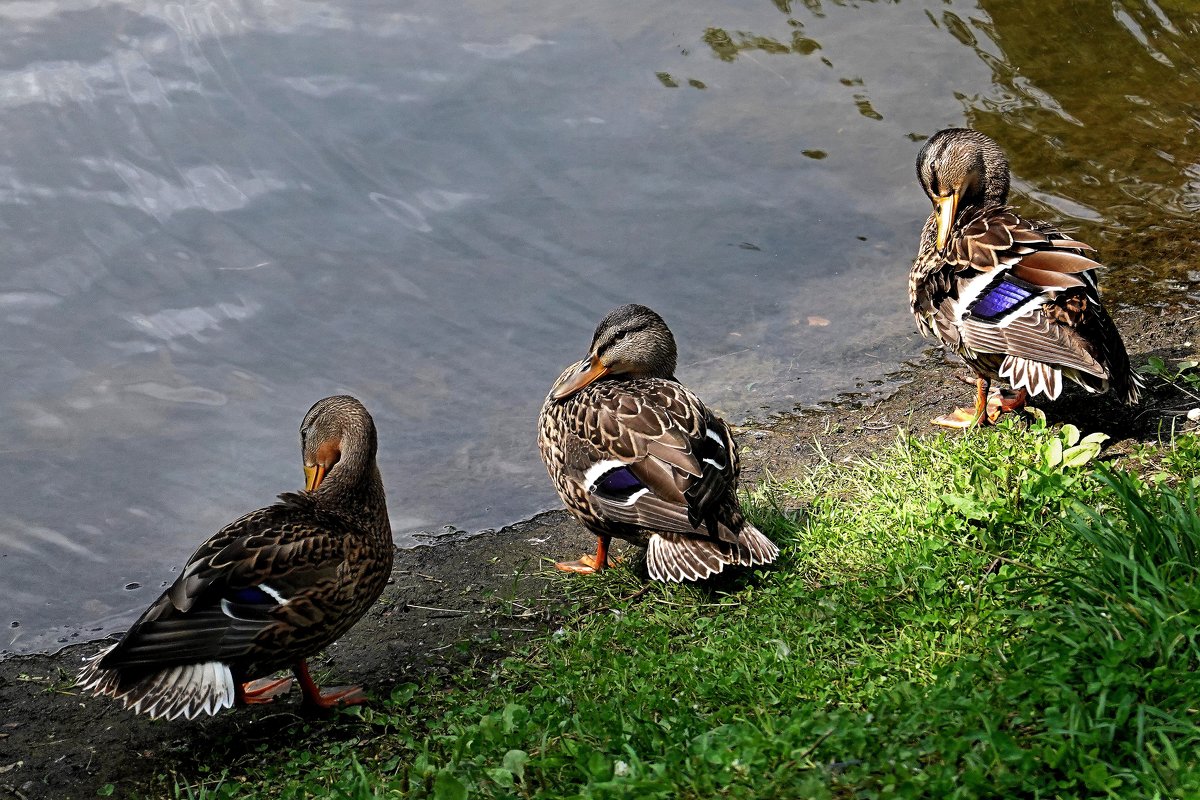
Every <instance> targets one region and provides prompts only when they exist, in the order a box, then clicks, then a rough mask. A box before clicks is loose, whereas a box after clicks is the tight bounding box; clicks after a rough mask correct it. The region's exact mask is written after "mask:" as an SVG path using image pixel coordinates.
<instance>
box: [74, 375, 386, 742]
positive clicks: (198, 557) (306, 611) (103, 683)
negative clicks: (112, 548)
mask: <svg viewBox="0 0 1200 800" xmlns="http://www.w3.org/2000/svg"><path fill="white" fill-rule="evenodd" d="M300 445H301V450H302V452H303V454H304V473H305V476H306V477H307V479H308V480H307V485H306V487H305V492H304V494H291V493H289V494H281V495H280V496H279V499H280V502H278V503H276V504H275V505H272V506H268V507H266V508H260V509H259V510H258V511H252V512H250V513H249V514H247V515H246V516H244V517H242V518H241V519H239V520H237V521H236V522H232V523H230V524H229V525H227V526H225V527H224V528H222V529H221V530H220V531H219V532H218V533H217V534H216V535H215V536H213V537H212V538H211V539H209V540H208V541H207V542H205V543H204V544H203V545H201V546H200V549H199V550H197V551H196V552H195V554H194V555H192V557H191V558H190V559H188V562H187V564H186V565H185V566H184V568H183V571H182V573H181V574H180V576H179V578H178V579H176V581H175V582H174V583H173V584H171V586H170V588H168V589H167V590H166V591H165V592H163V594H162V596H161V597H159V598H158V600H156V601H154V603H153V604H152V605H151V606H150V608H148V609H146V612H145V613H144V614H142V616H141V617H140V618H139V619H138V621H137V622H135V623H134V625H133V627H132V628H130V629H129V632H128V633H127V634H125V638H123V639H122V640H121V641H120V642H118V643H117V644H114V645H113V646H111V647H109V648H107V649H106V650H104V651H102V652H101V653H99V654H97V655H96V656H94V657H92V658H91V659H89V660H88V663H87V664H86V665H85V666H84V668H83V669H82V670H81V671H80V674H79V685H80V686H81V687H82V688H84V689H90V690H91V691H92V692H94V693H95V694H97V695H104V694H106V695H110V696H112V697H114V698H116V699H117V701H118V702H120V703H121V704H122V705H123V706H124V707H125V708H129V709H132V710H133V711H135V712H138V713H145V714H149V715H150V716H151V717H166V718H167V719H173V718H175V717H179V716H183V717H186V718H188V719H192V718H193V717H195V716H196V715H198V714H201V713H204V714H215V713H217V712H218V711H220V710H221V709H223V708H228V707H230V706H232V705H234V704H235V703H237V704H239V705H241V704H245V703H263V702H268V701H270V700H271V699H272V698H274V697H275V696H276V695H279V694H281V693H283V692H285V691H287V690H288V689H289V688H291V683H292V680H291V678H286V679H282V680H278V681H256V682H255V683H251V684H246V682H247V681H254V679H256V678H261V677H263V676H265V675H269V674H271V673H272V672H276V671H278V670H280V669H283V668H285V667H290V668H291V669H292V671H293V672H294V674H295V676H296V678H297V680H298V681H299V683H300V688H301V690H302V691H303V693H304V700H305V703H306V704H308V705H310V706H315V707H318V708H332V707H334V706H341V705H353V704H357V703H362V702H364V701H365V700H366V698H365V696H364V695H363V693H362V690H361V689H360V688H359V687H357V686H350V687H337V688H335V689H330V690H327V691H325V692H322V691H321V690H320V689H319V688H318V687H317V685H316V684H315V683H314V682H313V679H312V677H310V676H309V674H308V665H307V663H306V661H305V659H307V658H308V657H309V656H311V655H313V654H314V653H316V652H317V651H319V650H321V649H322V648H324V647H326V646H327V645H329V644H331V643H332V642H333V641H334V640H336V639H337V638H338V637H339V636H341V635H342V634H343V633H345V632H346V631H347V630H349V629H350V627H351V626H352V625H354V623H355V622H357V621H358V619H359V617H361V616H362V615H363V614H364V613H365V612H366V610H367V608H369V607H370V605H371V604H372V603H374V602H375V599H376V598H377V597H379V594H380V592H382V591H383V587H384V585H385V584H386V583H387V580H388V575H389V574H390V573H391V569H392V550H393V545H392V532H391V526H390V525H389V524H388V515H387V504H386V502H385V500H384V496H383V481H382V479H381V478H380V475H379V468H378V467H377V466H376V464H375V452H376V449H377V444H376V438H375V423H374V421H372V419H371V415H370V414H368V413H367V410H366V409H365V408H363V405H362V403H360V402H358V401H357V400H355V399H354V398H353V397H346V396H341V397H327V398H325V399H324V400H321V401H320V402H318V403H317V404H316V405H314V406H313V407H312V408H311V409H309V412H308V413H307V414H305V416H304V422H303V423H301V425H300ZM243 684H246V685H243Z"/></svg>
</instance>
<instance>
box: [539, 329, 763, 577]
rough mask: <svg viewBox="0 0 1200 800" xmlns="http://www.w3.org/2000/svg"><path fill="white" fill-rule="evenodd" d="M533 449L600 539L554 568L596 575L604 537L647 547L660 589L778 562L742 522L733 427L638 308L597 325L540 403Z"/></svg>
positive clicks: (604, 556)
mask: <svg viewBox="0 0 1200 800" xmlns="http://www.w3.org/2000/svg"><path fill="white" fill-rule="evenodd" d="M538 448H539V449H540V450H541V453H542V460H543V461H545V462H546V469H547V470H548V471H549V472H550V477H551V479H552V480H553V481H554V488H555V489H557V490H558V494H559V497H561V498H562V500H563V502H564V503H566V504H567V508H568V509H570V511H571V513H573V514H574V515H575V516H577V517H579V519H580V521H581V522H583V524H584V525H585V526H587V528H588V529H589V530H590V531H591V532H592V533H594V534H596V538H597V544H596V555H595V557H594V558H593V557H592V556H584V557H583V558H581V559H580V560H579V561H572V562H570V563H563V564H559V565H558V567H559V569H563V570H567V571H571V572H596V571H598V570H602V569H604V568H605V566H606V565H607V562H608V543H609V539H610V537H612V536H616V537H619V538H621V539H625V540H627V541H630V542H633V543H635V544H641V545H645V546H646V567H647V570H648V571H649V573H650V577H651V578H654V579H655V580H660V581H683V580H693V581H695V580H701V579H703V578H707V577H709V576H710V575H715V574H717V573H718V572H720V571H721V570H723V569H724V568H725V567H726V566H729V565H731V564H733V565H745V566H754V565H756V564H769V563H771V562H772V561H774V560H775V557H776V556H777V555H778V554H779V548H778V547H776V546H775V545H774V543H772V542H771V540H770V539H768V538H767V537H766V536H763V535H762V533H760V532H759V531H758V529H756V528H755V527H754V526H753V525H751V524H750V523H749V522H747V521H746V518H745V517H743V516H742V510H741V508H740V507H739V505H738V500H737V480H738V457H737V447H736V445H735V444H734V442H733V438H732V437H731V436H730V435H729V428H728V427H727V426H726V425H725V423H724V422H723V421H722V420H721V419H720V418H719V417H717V416H716V415H715V414H713V413H712V412H711V411H709V410H708V408H706V407H705V405H704V403H702V402H700V399H699V398H698V397H696V395H694V394H692V393H691V392H690V391H689V390H688V389H687V388H685V387H684V386H682V385H681V384H680V383H679V382H678V381H676V380H675V337H673V336H672V335H671V331H670V329H669V328H668V327H667V324H666V323H665V322H663V320H662V317H660V316H659V315H658V314H656V313H654V312H653V311H651V310H650V309H648V308H646V307H645V306H639V305H627V306H621V307H620V308H618V309H615V310H614V311H612V312H611V313H610V314H609V315H608V316H607V317H605V318H604V320H603V321H602V322H601V323H600V325H599V326H597V328H596V333H595V334H594V335H593V336H592V347H591V351H590V353H589V354H588V357H587V358H585V359H583V360H582V361H580V362H578V363H577V364H572V365H571V366H570V367H569V368H568V369H567V370H566V372H564V373H563V374H562V375H561V376H560V377H559V379H558V381H557V382H556V383H555V384H554V388H553V389H551V390H550V394H549V396H548V397H547V398H546V402H545V403H544V404H543V405H542V412H541V415H540V417H539V419H538Z"/></svg>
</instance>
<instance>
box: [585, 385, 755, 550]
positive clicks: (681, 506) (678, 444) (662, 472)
mask: <svg viewBox="0 0 1200 800" xmlns="http://www.w3.org/2000/svg"><path fill="white" fill-rule="evenodd" d="M598 395H599V397H598V400H599V402H594V403H589V411H590V413H588V414H586V415H584V417H583V418H582V420H581V422H582V423H583V424H582V425H581V426H580V427H579V429H578V432H579V435H580V436H581V438H583V439H585V440H586V441H587V442H588V443H589V444H590V445H591V448H590V449H592V450H593V451H594V453H595V454H596V455H595V457H594V458H593V459H592V461H591V463H590V464H589V465H588V466H587V468H586V470H584V472H583V474H582V475H581V476H580V480H581V481H582V483H583V486H584V488H585V490H586V491H587V493H588V497H589V503H590V504H591V506H592V509H593V511H594V513H596V514H597V516H599V517H601V518H602V519H608V520H615V521H619V522H622V523H625V524H629V525H634V526H637V527H639V528H644V529H648V530H654V531H665V532H675V533H683V534H692V535H705V534H707V535H708V536H711V537H714V538H721V539H724V540H726V541H736V533H735V532H734V531H732V530H730V528H729V526H730V524H731V523H732V522H733V520H732V519H731V517H732V516H736V517H739V518H740V512H739V511H738V510H737V508H736V506H737V504H736V500H735V499H733V498H734V491H735V489H736V486H737V475H738V461H737V451H736V448H735V446H734V443H733V438H732V436H731V435H730V433H729V428H728V426H727V425H726V424H725V423H724V421H722V420H721V419H720V418H719V417H717V416H716V415H715V414H713V413H712V412H711V411H710V410H709V409H708V408H707V407H706V406H705V405H704V404H703V403H702V402H701V401H700V400H699V398H697V397H696V396H695V395H694V394H692V392H690V391H689V390H688V389H687V388H685V387H684V386H682V385H680V384H679V383H676V382H674V381H667V380H657V379H641V380H634V381H627V382H621V383H617V382H613V383H612V384H609V385H608V386H605V387H603V390H602V391H600V392H598ZM730 506H732V508H730Z"/></svg>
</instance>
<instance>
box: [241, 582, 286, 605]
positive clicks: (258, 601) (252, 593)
mask: <svg viewBox="0 0 1200 800" xmlns="http://www.w3.org/2000/svg"><path fill="white" fill-rule="evenodd" d="M230 599H231V600H233V601H234V602H235V603H245V604H246V605H252V606H273V605H277V604H278V602H279V601H277V600H276V599H275V598H274V597H271V595H269V594H267V593H266V592H264V591H263V590H262V589H259V588H258V587H257V586H251V587H249V588H248V589H238V590H237V591H236V592H234V593H233V597H232V598H230Z"/></svg>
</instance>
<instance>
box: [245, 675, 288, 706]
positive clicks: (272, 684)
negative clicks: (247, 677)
mask: <svg viewBox="0 0 1200 800" xmlns="http://www.w3.org/2000/svg"><path fill="white" fill-rule="evenodd" d="M291 690H292V679H291V678H279V679H278V680H271V679H270V678H261V679H259V680H256V681H250V682H249V683H243V684H241V685H239V686H238V687H237V692H236V701H237V704H238V705H242V706H250V705H263V704H266V703H273V702H275V699H276V698H278V697H279V696H280V695H285V694H287V693H288V692H290V691H291Z"/></svg>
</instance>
